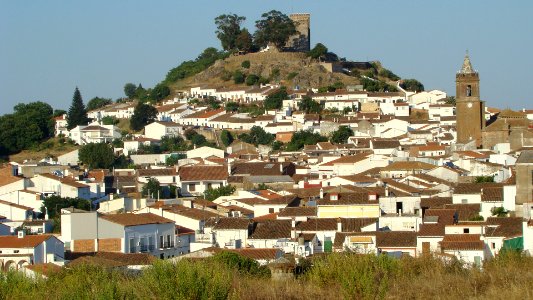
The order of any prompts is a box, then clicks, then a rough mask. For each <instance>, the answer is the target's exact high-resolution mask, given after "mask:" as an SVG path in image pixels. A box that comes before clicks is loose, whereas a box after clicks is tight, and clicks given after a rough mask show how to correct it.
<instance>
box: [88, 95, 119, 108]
mask: <svg viewBox="0 0 533 300" xmlns="http://www.w3.org/2000/svg"><path fill="white" fill-rule="evenodd" d="M111 103H113V100H111V99H109V98H100V97H94V98H92V99H91V100H89V102H87V111H91V110H93V109H97V108H100V107H104V106H106V105H109V104H111Z"/></svg>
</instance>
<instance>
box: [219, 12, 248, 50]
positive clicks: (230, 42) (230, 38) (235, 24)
mask: <svg viewBox="0 0 533 300" xmlns="http://www.w3.org/2000/svg"><path fill="white" fill-rule="evenodd" d="M244 20H246V17H241V16H238V15H236V14H228V15H226V14H224V15H220V16H218V17H216V18H215V25H217V30H216V31H215V32H216V34H217V38H218V39H219V40H220V43H221V44H222V49H224V50H226V51H229V50H233V49H235V48H236V41H237V37H238V36H239V34H240V33H241V24H242V22H244Z"/></svg>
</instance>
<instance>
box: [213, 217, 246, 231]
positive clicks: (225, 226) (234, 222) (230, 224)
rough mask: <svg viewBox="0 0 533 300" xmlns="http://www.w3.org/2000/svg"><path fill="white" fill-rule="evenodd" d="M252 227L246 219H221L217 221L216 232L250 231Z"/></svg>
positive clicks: (215, 224) (214, 227)
mask: <svg viewBox="0 0 533 300" xmlns="http://www.w3.org/2000/svg"><path fill="white" fill-rule="evenodd" d="M249 225H250V220H249V219H244V218H220V219H218V220H215V223H214V226H213V229H214V230H232V229H240V230H244V229H248V226H249Z"/></svg>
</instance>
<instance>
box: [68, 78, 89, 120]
mask: <svg viewBox="0 0 533 300" xmlns="http://www.w3.org/2000/svg"><path fill="white" fill-rule="evenodd" d="M88 121H89V118H88V117H87V111H86V110H85V105H84V104H83V99H82V98H81V93H80V90H79V89H78V87H76V89H75V90H74V96H73V97H72V104H71V105H70V108H69V109H68V114H67V129H68V130H70V129H72V128H74V127H76V126H78V125H85V124H87V122H88Z"/></svg>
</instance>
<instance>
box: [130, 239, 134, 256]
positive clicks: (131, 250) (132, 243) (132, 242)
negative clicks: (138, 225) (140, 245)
mask: <svg viewBox="0 0 533 300" xmlns="http://www.w3.org/2000/svg"><path fill="white" fill-rule="evenodd" d="M130 253H135V239H134V238H130Z"/></svg>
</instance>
